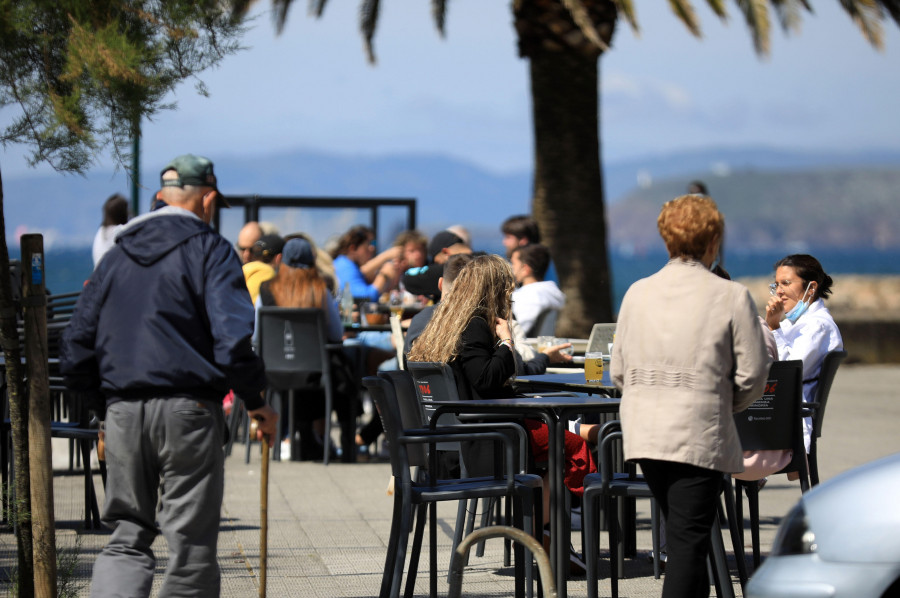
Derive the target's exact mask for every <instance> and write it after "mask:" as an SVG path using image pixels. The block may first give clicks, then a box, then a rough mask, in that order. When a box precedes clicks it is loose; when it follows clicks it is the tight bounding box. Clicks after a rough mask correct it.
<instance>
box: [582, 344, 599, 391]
mask: <svg viewBox="0 0 900 598" xmlns="http://www.w3.org/2000/svg"><path fill="white" fill-rule="evenodd" d="M584 379H585V381H586V382H587V383H588V384H592V385H594V386H600V385H601V384H602V383H603V353H601V352H600V351H590V352H588V353H585V354H584Z"/></svg>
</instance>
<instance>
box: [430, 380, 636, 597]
mask: <svg viewBox="0 0 900 598" xmlns="http://www.w3.org/2000/svg"><path fill="white" fill-rule="evenodd" d="M556 376H568V377H570V378H569V379H568V380H567V381H560V380H557V381H556V382H551V381H549V380H546V381H544V382H546V383H547V384H569V385H571V386H578V381H577V379H575V378H571V377H572V376H580V377H581V381H582V382H581V384H580V386H582V387H584V386H587V385H586V384H584V382H583V381H584V374H550V375H548V376H529V377H528V380H529V383H530V384H533V385H537V384H539V383H540V382H541V380H537V379H539V378H540V379H543V378H545V377H554V378H555V377H556ZM545 388H546V386H545ZM590 388H592V389H594V391H597V390H598V389H601V388H603V387H596V386H595V387H590ZM570 390H571V388H570ZM434 405H435V407H437V409H436V411H435V413H434V415H432V418H431V421H432V425H433V426H434V425H435V423H436V422H437V421H438V419H439V418H440V415H441V414H442V413H456V414H460V413H504V414H515V415H525V416H529V417H535V418H538V419H540V420H542V421H543V422H544V423H546V424H547V428H548V432H549V445H550V446H549V451H548V453H549V479H550V535H551V539H552V545H551V547H550V562H551V563H553V570H554V574H555V575H556V587H557V591H558V592H559V595H560V596H561V597H562V598H565V596H566V578H567V576H568V572H569V542H568V541H567V538H568V534H566V533H565V532H566V531H568V522H567V520H566V518H567V517H569V513H568V512H567V511H566V508H565V504H566V502H565V494H564V492H565V491H566V487H565V479H564V471H563V463H564V462H565V431H566V428H567V422H568V416H569V415H570V414H573V413H616V412H618V410H619V399H618V398H613V397H599V396H547V397H542V396H525V397H515V398H509V399H484V400H474V401H441V402H435V403H434ZM561 540H562V541H561ZM589 566H590V565H589ZM595 566H596V565H595Z"/></svg>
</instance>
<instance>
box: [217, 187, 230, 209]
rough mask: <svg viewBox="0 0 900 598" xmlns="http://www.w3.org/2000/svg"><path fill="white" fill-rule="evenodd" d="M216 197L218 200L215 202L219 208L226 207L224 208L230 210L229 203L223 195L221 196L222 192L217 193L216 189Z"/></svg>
mask: <svg viewBox="0 0 900 598" xmlns="http://www.w3.org/2000/svg"><path fill="white" fill-rule="evenodd" d="M216 195H217V196H218V200H217V201H218V203H219V204H220V205H221V206H224V207H226V208H230V207H231V202H229V201H228V198H227V197H225V196H224V195H222V192H221V191H219V190H218V189H216Z"/></svg>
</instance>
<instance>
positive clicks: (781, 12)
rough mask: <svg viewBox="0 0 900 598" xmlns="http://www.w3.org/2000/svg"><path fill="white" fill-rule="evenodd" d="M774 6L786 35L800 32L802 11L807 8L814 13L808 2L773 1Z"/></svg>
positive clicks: (803, 0)
mask: <svg viewBox="0 0 900 598" xmlns="http://www.w3.org/2000/svg"><path fill="white" fill-rule="evenodd" d="M772 6H773V7H774V8H775V14H776V15H777V16H778V21H779V22H780V23H781V28H782V29H784V32H785V33H792V32H799V31H800V23H801V22H802V20H803V19H802V16H801V14H800V12H801V10H803V9H804V8H805V9H806V10H808V11H809V12H812V9H811V8H810V6H809V4H807V3H806V0H772Z"/></svg>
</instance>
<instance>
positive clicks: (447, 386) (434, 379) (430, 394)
mask: <svg viewBox="0 0 900 598" xmlns="http://www.w3.org/2000/svg"><path fill="white" fill-rule="evenodd" d="M407 366H408V369H409V373H410V374H412V378H413V380H414V381H415V383H416V394H418V396H419V399H420V400H421V401H422V404H423V405H425V407H426V409H427V408H428V404H429V403H432V402H435V401H458V400H459V394H458V393H457V391H456V376H454V375H453V369H452V368H451V367H450V366H449V365H448V364H446V363H440V362H437V361H410V362H409V363H408V364H407Z"/></svg>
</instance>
